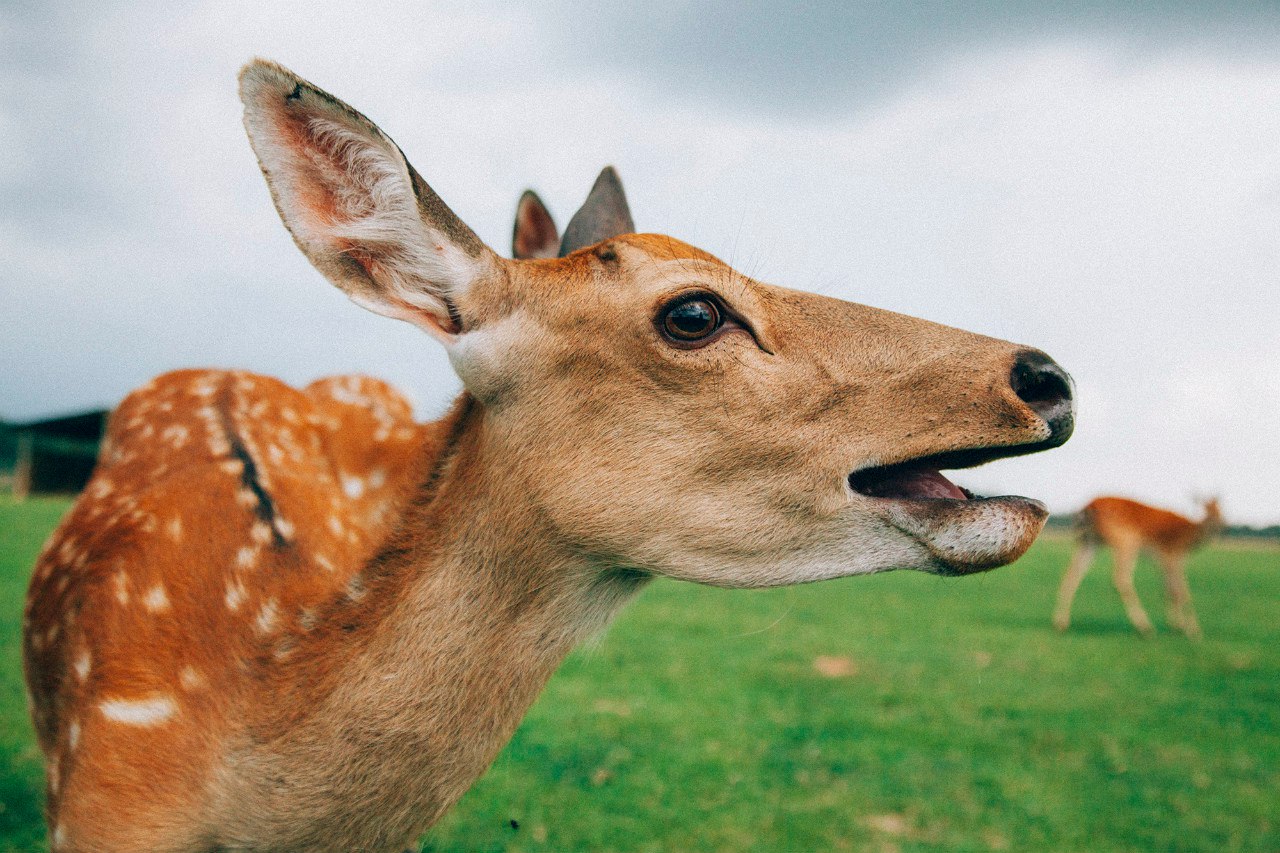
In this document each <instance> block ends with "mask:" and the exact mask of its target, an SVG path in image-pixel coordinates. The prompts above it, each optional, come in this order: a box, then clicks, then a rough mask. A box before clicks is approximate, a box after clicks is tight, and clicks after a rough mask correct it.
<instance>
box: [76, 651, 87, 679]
mask: <svg viewBox="0 0 1280 853" xmlns="http://www.w3.org/2000/svg"><path fill="white" fill-rule="evenodd" d="M72 666H73V667H74V668H75V671H76V678H78V679H79V680H80V681H84V680H85V679H86V678H88V677H89V666H90V657H89V650H88V649H85V650H83V651H81V652H80V654H78V655H76V660H75V663H74V664H72Z"/></svg>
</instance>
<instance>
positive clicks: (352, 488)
mask: <svg viewBox="0 0 1280 853" xmlns="http://www.w3.org/2000/svg"><path fill="white" fill-rule="evenodd" d="M341 476H342V491H344V492H346V494H347V497H349V498H351V499H352V500H357V499H359V498H360V496H361V495H363V494H364V480H363V479H361V478H360V477H357V476H355V475H354V474H347V473H345V472H344V473H343V474H342V475H341Z"/></svg>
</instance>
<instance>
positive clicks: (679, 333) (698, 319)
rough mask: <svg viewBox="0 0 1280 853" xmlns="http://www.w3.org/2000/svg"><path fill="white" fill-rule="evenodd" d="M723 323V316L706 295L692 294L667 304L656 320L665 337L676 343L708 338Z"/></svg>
mask: <svg viewBox="0 0 1280 853" xmlns="http://www.w3.org/2000/svg"><path fill="white" fill-rule="evenodd" d="M723 323H724V314H723V313H722V312H721V311H720V308H719V306H717V305H716V303H715V302H714V301H713V300H712V299H711V298H710V297H709V296H707V295H706V294H693V295H691V296H684V297H681V298H679V299H677V300H675V301H674V302H671V303H669V304H668V305H667V306H666V307H665V308H664V309H663V310H662V314H661V315H660V316H659V318H658V325H659V327H660V328H661V329H662V331H663V332H665V333H666V335H667V337H668V338H670V339H671V340H673V341H675V342H677V343H692V342H695V341H702V340H705V339H707V338H709V337H710V336H711V335H713V334H715V332H716V331H717V330H718V329H719V328H720V326H721V325H722V324H723Z"/></svg>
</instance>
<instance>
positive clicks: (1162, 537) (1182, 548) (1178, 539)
mask: <svg viewBox="0 0 1280 853" xmlns="http://www.w3.org/2000/svg"><path fill="white" fill-rule="evenodd" d="M1221 527H1222V515H1221V513H1220V512H1219V510H1218V502H1217V501H1216V500H1209V501H1207V502H1206V503H1205V513H1204V518H1203V519H1201V520H1200V521H1198V522H1196V521H1192V520H1191V519H1189V518H1185V517H1183V516H1181V515H1178V514H1177V513H1175V512H1169V511H1168V510H1164V509H1159V508H1157V507H1153V506H1147V505H1146V504H1142V503H1138V502H1137V501H1132V500H1128V499H1127V498H1111V497H1102V498H1096V499H1095V500H1093V501H1091V502H1090V503H1089V504H1088V505H1087V506H1086V507H1085V508H1084V509H1083V510H1081V511H1080V519H1079V532H1080V542H1079V544H1078V545H1077V546H1076V550H1075V553H1073V554H1072V556H1071V562H1070V563H1069V564H1068V565H1067V570H1066V573H1065V574H1064V575H1063V577H1062V584H1061V586H1060V587H1059V589H1058V603H1057V606H1056V607H1055V608H1054V613H1053V624H1054V627H1056V628H1057V629H1058V630H1059V631H1065V630H1066V629H1067V627H1068V626H1069V625H1070V624H1071V603H1072V601H1073V599H1074V598H1075V594H1076V590H1077V589H1079V587H1080V581H1081V580H1082V579H1083V578H1084V576H1085V573H1086V572H1088V571H1089V566H1090V565H1091V564H1092V562H1093V558H1094V554H1095V552H1096V550H1097V547H1098V546H1099V545H1105V546H1107V547H1109V548H1110V549H1111V555H1112V560H1113V561H1114V569H1113V575H1112V580H1113V581H1114V583H1115V587H1116V591H1117V592H1119V593H1120V599H1121V600H1122V601H1123V602H1124V610H1125V613H1126V614H1127V615H1128V617H1129V621H1130V622H1132V623H1133V627H1135V628H1137V629H1138V630H1139V631H1140V632H1142V633H1143V634H1150V633H1152V632H1153V631H1154V630H1155V629H1154V627H1153V626H1152V624H1151V619H1150V617H1148V616H1147V612H1146V610H1144V609H1143V607H1142V602H1141V601H1140V600H1139V599H1138V591H1137V589H1136V587H1135V586H1134V584H1133V575H1134V570H1135V569H1136V568H1137V565H1138V554H1139V552H1141V550H1142V549H1143V548H1149V549H1151V551H1152V553H1153V554H1154V555H1155V556H1156V559H1157V561H1158V562H1159V563H1160V568H1161V571H1162V573H1163V575H1164V590H1165V597H1166V600H1167V602H1168V614H1169V624H1171V625H1173V626H1174V627H1175V628H1177V629H1179V630H1180V631H1182V632H1183V633H1185V634H1186V635H1187V636H1188V637H1193V638H1198V637H1199V636H1200V623H1199V622H1198V621H1197V620H1196V614H1195V610H1194V608H1192V606H1191V591H1190V590H1189V589H1188V587H1187V573H1186V558H1187V554H1188V553H1189V552H1190V551H1191V550H1192V549H1193V548H1196V547H1197V546H1199V545H1201V544H1203V543H1204V542H1205V541H1206V540H1207V539H1208V538H1209V537H1211V536H1213V535H1214V534H1215V533H1217V532H1218V530H1219V529H1221Z"/></svg>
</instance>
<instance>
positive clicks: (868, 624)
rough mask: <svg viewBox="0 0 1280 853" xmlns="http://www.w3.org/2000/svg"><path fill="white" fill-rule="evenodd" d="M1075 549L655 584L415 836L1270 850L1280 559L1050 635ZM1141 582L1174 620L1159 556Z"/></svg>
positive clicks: (11, 641) (21, 528)
mask: <svg viewBox="0 0 1280 853" xmlns="http://www.w3.org/2000/svg"><path fill="white" fill-rule="evenodd" d="M65 506H66V504H65V503H58V502H32V503H28V504H26V505H24V506H21V507H14V506H12V505H6V504H0V620H3V622H2V625H0V627H2V629H3V635H2V637H0V643H3V645H2V647H0V648H2V649H3V660H0V750H2V751H3V756H2V758H0V762H2V763H0V805H2V806H3V810H0V850H30V849H41V848H40V844H42V843H43V842H42V841H37V840H36V839H39V838H40V836H41V834H42V830H41V828H40V826H39V799H40V794H39V787H40V770H39V760H38V756H37V755H36V753H35V750H34V748H33V747H32V744H31V734H30V731H29V728H28V723H27V721H26V714H25V710H24V701H23V698H22V686H21V673H20V665H19V660H18V648H19V646H18V633H19V622H20V612H21V598H22V593H23V589H24V587H25V582H26V576H27V573H28V571H29V569H30V564H31V561H32V559H33V557H34V555H35V552H36V550H37V549H38V548H39V545H40V543H41V541H42V540H43V538H44V536H45V535H46V534H47V532H48V530H49V529H50V527H51V526H52V525H53V524H54V523H55V521H56V519H57V517H58V515H59V513H60V512H61V511H62V510H63V509H64V508H65ZM1068 548H1069V544H1068V543H1066V542H1063V541H1042V542H1041V543H1039V544H1037V546H1036V547H1035V548H1034V549H1033V550H1032V551H1031V552H1030V554H1028V556H1027V557H1026V558H1024V559H1023V560H1022V561H1021V562H1020V563H1018V564H1017V565H1015V566H1013V567H1009V568H1006V569H1001V570H998V571H996V572H993V573H990V574H987V575H982V576H978V577H974V578H968V579H963V580H945V579H939V578H933V577H927V576H923V575H918V574H912V573H906V572H899V573H892V574H888V575H881V576H876V577H871V578H861V579H850V580H846V581H838V582H834V583H826V584H818V585H814V586H808V587H802V588H795V589H784V590H774V591H767V592H726V591H721V590H713V589H704V588H700V587H694V586H690V585H687V584H678V583H672V582H665V581H664V582H659V583H656V584H654V585H653V586H652V587H651V588H650V589H649V590H648V591H646V592H645V593H644V594H643V595H642V596H641V598H640V599H639V600H638V601H637V602H636V603H635V604H634V605H633V606H631V607H630V608H629V609H628V610H627V611H625V612H624V613H623V615H622V617H621V618H620V619H619V620H618V621H617V622H616V623H615V624H614V626H613V627H612V628H611V629H610V630H609V632H608V633H607V634H606V635H605V636H604V637H603V639H602V640H601V641H600V642H599V643H598V644H597V645H595V646H594V647H591V648H587V649H584V650H582V651H580V652H578V653H577V654H575V655H573V656H572V657H571V658H570V659H569V660H568V661H567V662H566V664H565V666H564V667H563V669H562V670H561V671H560V673H559V674H558V675H557V676H556V677H555V678H554V679H553V680H552V682H551V684H550V685H548V687H547V690H546V692H545V693H544V695H543V696H542V698H541V700H540V701H539V702H538V704H537V705H536V706H535V707H534V708H533V709H532V711H531V712H530V713H529V716H528V717H527V718H526V720H525V722H524V724H523V725H522V726H521V728H520V730H519V731H518V732H517V734H516V736H515V738H514V739H513V741H512V742H511V744H510V745H509V746H508V747H507V749H506V750H504V752H503V753H502V755H501V756H500V757H499V758H498V760H497V762H496V763H495V764H494V766H493V768H492V769H491V770H490V771H489V773H488V774H487V775H486V776H485V777H484V778H483V779H481V780H480V781H479V782H478V783H477V784H476V786H475V787H474V788H473V789H472V791H471V792H470V793H469V794H467V796H466V797H464V798H463V800H462V802H461V803H460V804H459V805H458V806H457V808H455V809H454V811H453V812H452V813H450V814H449V815H448V816H447V817H446V818H445V820H444V821H442V822H441V824H440V825H439V826H437V827H436V828H435V829H434V830H433V831H432V833H431V834H430V835H429V836H428V837H427V838H426V839H425V840H424V847H423V849H424V850H427V851H440V852H441V853H442V851H455V850H458V851H461V850H468V851H497V850H504V851H517V850H526V851H537V850H545V851H568V850H592V851H604V850H654V851H660V850H823V851H825V850H873V851H882V850H883V851H924V850H929V851H944V850H945V851H977V850H1002V849H1008V850H1014V851H1028V850H1034V851H1089V853H1103V851H1131V850H1132V851H1154V850H1159V851H1215V853H1216V852H1217V851H1233V850H1239V851H1276V850H1280V620H1277V615H1278V614H1280V552H1277V551H1276V550H1263V549H1257V548H1252V549H1246V548H1233V547H1229V546H1223V547H1219V548H1216V549H1214V550H1211V551H1206V552H1204V553H1201V554H1199V555H1197V556H1196V557H1195V558H1194V560H1193V561H1192V564H1191V569H1190V582H1191V586H1192V591H1193V594H1194V595H1195V599H1196V605H1197V609H1198V611H1199V613H1200V618H1201V622H1202V624H1203V626H1204V629H1205V635H1206V639H1205V641H1204V642H1203V643H1200V644H1194V643H1191V642H1188V641H1186V640H1185V639H1183V638H1182V637H1181V636H1179V635H1175V634H1172V633H1171V632H1169V631H1168V630H1162V631H1161V633H1160V634H1159V636H1157V637H1156V638H1155V639H1153V640H1143V639H1141V638H1139V637H1137V636H1136V635H1135V634H1134V633H1133V632H1132V631H1131V630H1130V628H1129V627H1128V623H1127V622H1126V621H1125V619H1124V615H1123V612H1122V610H1121V607H1120V603H1119V601H1118V599H1117V598H1116V596H1115V593H1114V592H1113V591H1112V590H1111V587H1110V583H1109V577H1108V576H1109V564H1108V563H1107V562H1106V560H1105V558H1104V559H1103V560H1102V561H1100V563H1099V565H1097V566H1096V567H1095V568H1094V571H1093V572H1092V573H1091V574H1090V575H1089V576H1088V577H1087V578H1086V579H1085V582H1084V584H1083V586H1082V587H1081V590H1080V594H1079V597H1078V599H1077V603H1076V611H1075V626H1074V627H1073V630H1072V631H1071V633H1069V634H1067V635H1065V636H1059V635H1057V634H1055V633H1054V632H1053V631H1052V630H1051V629H1050V628H1049V627H1048V621H1049V611H1050V608H1051V605H1052V598H1053V592H1054V589H1055V588H1056V585H1057V580H1058V576H1059V573H1060V571H1061V568H1062V566H1063V564H1064V563H1065V561H1066V557H1067V551H1068ZM1139 587H1140V591H1141V593H1142V596H1143V600H1144V601H1145V602H1146V604H1147V606H1148V609H1149V610H1150V611H1151V613H1152V615H1153V617H1156V618H1157V623H1158V625H1159V627H1161V628H1163V627H1164V626H1163V623H1162V621H1161V620H1160V619H1159V618H1158V616H1159V614H1160V613H1161V612H1162V611H1163V604H1162V601H1161V598H1160V594H1159V581H1158V579H1157V577H1156V573H1155V571H1154V570H1153V569H1152V568H1151V567H1150V566H1149V565H1147V566H1144V568H1143V569H1140V571H1139ZM820 656H828V657H835V658H847V659H848V661H849V662H850V664H851V667H852V673H851V674H847V675H842V676H839V677H827V676H824V675H822V674H820V673H819V672H818V671H817V670H816V669H815V667H814V660H815V658H818V657H820ZM512 821H515V822H516V823H517V824H518V828H514V827H513V824H512ZM5 845H8V846H5Z"/></svg>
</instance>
